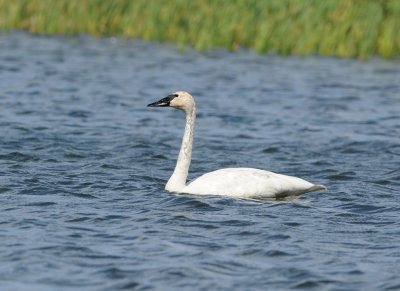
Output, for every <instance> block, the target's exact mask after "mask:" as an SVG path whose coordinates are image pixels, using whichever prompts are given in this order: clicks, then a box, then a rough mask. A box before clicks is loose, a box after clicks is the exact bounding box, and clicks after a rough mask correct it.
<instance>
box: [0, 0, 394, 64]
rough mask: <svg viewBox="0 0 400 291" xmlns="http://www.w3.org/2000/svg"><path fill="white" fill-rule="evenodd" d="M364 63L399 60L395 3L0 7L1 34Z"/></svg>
mask: <svg viewBox="0 0 400 291" xmlns="http://www.w3.org/2000/svg"><path fill="white" fill-rule="evenodd" d="M9 29H23V30H28V31H30V32H32V33H39V34H64V35H75V34H79V33H88V34H91V35H95V36H110V35H115V36H121V37H126V38H131V37H139V38H142V39H145V40H153V41H172V42H176V43H177V44H178V45H179V47H180V48H184V47H185V45H191V46H193V47H195V48H197V49H199V50H204V49H209V48H214V47H223V48H227V49H230V50H235V49H237V48H238V47H245V48H253V49H254V50H255V51H257V52H260V53H263V52H276V53H279V54H283V55H288V54H299V55H307V54H321V55H333V56H340V57H357V58H361V59H364V58H367V57H368V56H372V55H379V56H381V57H383V58H394V57H398V56H399V55H400V0H225V1H221V0H109V1H106V0H0V30H3V31H7V30H9Z"/></svg>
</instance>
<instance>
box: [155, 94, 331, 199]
mask: <svg viewBox="0 0 400 291" xmlns="http://www.w3.org/2000/svg"><path fill="white" fill-rule="evenodd" d="M148 106H150V107H167V106H170V107H174V108H177V109H180V110H183V111H184V112H185V114H186V127H185V133H184V135H183V140H182V146H181V150H180V152H179V156H178V161H177V163H176V167H175V170H174V173H173V174H172V176H171V178H170V179H169V180H168V183H167V184H166V186H165V189H166V190H168V191H170V192H180V193H188V194H198V195H201V194H210V195H224V196H231V197H238V198H239V197H240V198H281V197H285V196H292V195H300V194H303V193H307V192H312V191H317V190H326V188H325V187H324V186H322V185H314V184H312V183H310V182H307V181H305V180H303V179H300V178H297V177H291V176H286V175H281V174H276V173H272V172H268V171H264V170H259V169H252V168H226V169H220V170H217V171H213V172H210V173H207V174H204V175H202V176H200V177H199V178H197V179H195V180H194V181H192V182H191V183H189V184H188V185H186V178H187V175H188V172H189V166H190V161H191V158H192V147H193V134H194V124H195V119H196V106H195V102H194V99H193V97H192V95H190V94H189V93H187V92H184V91H178V92H175V93H172V94H170V95H168V97H165V98H163V99H161V100H160V101H157V102H155V103H152V104H149V105H148Z"/></svg>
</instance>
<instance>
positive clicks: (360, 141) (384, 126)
mask: <svg viewBox="0 0 400 291" xmlns="http://www.w3.org/2000/svg"><path fill="white" fill-rule="evenodd" d="M176 90H186V91H189V92H191V93H192V94H193V95H194V96H195V98H196V102H197V107H198V109H197V112H198V118H197V124H196V133H195V148H194V152H193V160H192V166H191V170H190V174H189V176H190V179H192V178H195V177H197V176H199V175H201V174H202V173H205V172H208V171H212V170H215V169H218V168H223V167H242V166H243V167H255V168H261V169H268V170H271V171H274V172H279V173H283V174H288V175H293V176H298V177H302V178H304V179H306V180H309V181H311V182H313V183H318V184H324V185H325V186H327V187H328V189H329V190H328V191H320V192H313V193H308V194H305V195H303V196H301V197H300V198H298V199H294V200H289V201H260V200H245V199H232V198H227V197H215V196H194V195H178V194H173V193H169V192H167V191H165V190H164V185H165V183H166V181H167V180H168V178H169V176H170V175H171V173H172V170H173V168H174V166H175V161H176V158H177V154H178V151H179V147H180V142H181V137H182V134H183V128H184V115H183V114H182V112H178V111H176V110H172V109H170V108H156V109H154V108H147V107H146V105H147V104H148V103H151V102H154V101H157V100H158V99H161V98H162V97H165V96H166V95H167V94H169V93H171V92H173V91H176ZM0 212H1V216H0V286H1V287H0V289H1V290H118V289H134V290H297V289H303V290H398V289H400V276H399V274H400V63H399V61H384V60H380V59H371V60H368V61H358V60H354V59H338V58H328V57H319V56H309V57H305V58H301V57H280V56H275V55H256V54H254V53H252V52H249V51H239V52H235V53H231V52H226V51H223V50H213V51H208V52H204V53H199V52H196V51H194V50H191V49H187V50H186V51H185V52H183V53H180V52H178V51H177V50H176V47H175V46H174V45H170V44H163V45H161V44H155V43H146V42H142V41H139V40H123V39H118V38H103V39H95V38H91V37H87V36H80V37H75V38H64V37H54V36H52V37H45V36H33V35H30V34H27V33H22V32H11V33H7V34H2V35H0Z"/></svg>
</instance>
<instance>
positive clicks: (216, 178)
mask: <svg viewBox="0 0 400 291" xmlns="http://www.w3.org/2000/svg"><path fill="white" fill-rule="evenodd" d="M313 186H314V185H313V184H311V183H309V182H307V181H305V180H303V179H300V178H296V177H291V176H286V175H281V174H276V173H273V172H268V171H264V170H259V169H251V168H227V169H221V170H217V171H214V172H210V173H207V174H204V175H202V176H200V177H199V178H197V179H195V180H194V181H192V182H191V183H189V185H187V186H186V187H185V188H184V189H183V191H182V192H185V193H189V194H213V195H225V196H231V197H243V198H256V197H265V198H267V197H283V196H289V195H299V194H302V193H305V192H309V191H313V190H310V189H311V188H312V187H313ZM314 190H317V189H314Z"/></svg>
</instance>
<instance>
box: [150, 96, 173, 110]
mask: <svg viewBox="0 0 400 291" xmlns="http://www.w3.org/2000/svg"><path fill="white" fill-rule="evenodd" d="M175 97H176V96H174V95H168V96H167V97H165V98H163V99H161V100H159V101H157V102H154V103H150V104H149V105H147V107H168V106H169V104H170V103H171V100H172V99H174V98H175Z"/></svg>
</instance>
